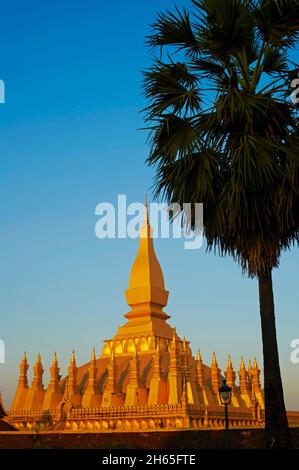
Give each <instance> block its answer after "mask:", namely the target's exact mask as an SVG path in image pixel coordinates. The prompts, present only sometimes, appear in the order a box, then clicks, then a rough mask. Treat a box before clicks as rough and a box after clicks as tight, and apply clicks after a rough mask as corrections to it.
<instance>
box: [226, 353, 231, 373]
mask: <svg viewBox="0 0 299 470" xmlns="http://www.w3.org/2000/svg"><path fill="white" fill-rule="evenodd" d="M226 368H227V369H232V368H233V363H232V358H231V355H230V354H229V355H228V361H227V366H226Z"/></svg>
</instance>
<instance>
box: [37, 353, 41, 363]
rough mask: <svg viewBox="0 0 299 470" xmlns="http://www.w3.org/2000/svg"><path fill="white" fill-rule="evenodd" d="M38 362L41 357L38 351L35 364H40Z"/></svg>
mask: <svg viewBox="0 0 299 470" xmlns="http://www.w3.org/2000/svg"><path fill="white" fill-rule="evenodd" d="M40 363H41V357H40V353H38V355H37V358H36V364H40Z"/></svg>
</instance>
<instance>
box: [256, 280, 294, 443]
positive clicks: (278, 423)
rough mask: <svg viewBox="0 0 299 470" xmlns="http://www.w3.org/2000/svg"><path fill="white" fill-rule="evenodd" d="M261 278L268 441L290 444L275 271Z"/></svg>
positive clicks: (260, 294)
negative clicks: (276, 307)
mask: <svg viewBox="0 0 299 470" xmlns="http://www.w3.org/2000/svg"><path fill="white" fill-rule="evenodd" d="M258 281H259V299H260V316H261V326H262V339H263V355H264V389H265V421H266V425H265V428H266V440H267V445H268V446H270V447H288V446H289V444H290V433H289V428H288V420H287V414H286V409H285V403H284V396H283V388H282V380H281V374H280V366H279V356H278V347H277V338H276V326H275V312H274V297H273V285H272V272H271V271H269V272H268V273H259V275H258Z"/></svg>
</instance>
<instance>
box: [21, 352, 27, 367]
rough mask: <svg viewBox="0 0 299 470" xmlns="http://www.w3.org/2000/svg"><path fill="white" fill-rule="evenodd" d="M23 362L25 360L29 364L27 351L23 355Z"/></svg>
mask: <svg viewBox="0 0 299 470" xmlns="http://www.w3.org/2000/svg"><path fill="white" fill-rule="evenodd" d="M22 362H25V363H26V364H27V354H26V351H24V354H23V357H22Z"/></svg>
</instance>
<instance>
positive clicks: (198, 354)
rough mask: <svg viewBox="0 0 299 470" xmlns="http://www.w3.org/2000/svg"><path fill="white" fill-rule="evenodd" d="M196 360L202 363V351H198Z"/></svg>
mask: <svg viewBox="0 0 299 470" xmlns="http://www.w3.org/2000/svg"><path fill="white" fill-rule="evenodd" d="M196 360H197V362H202V359H201V354H200V349H198V350H197V356H196Z"/></svg>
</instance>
